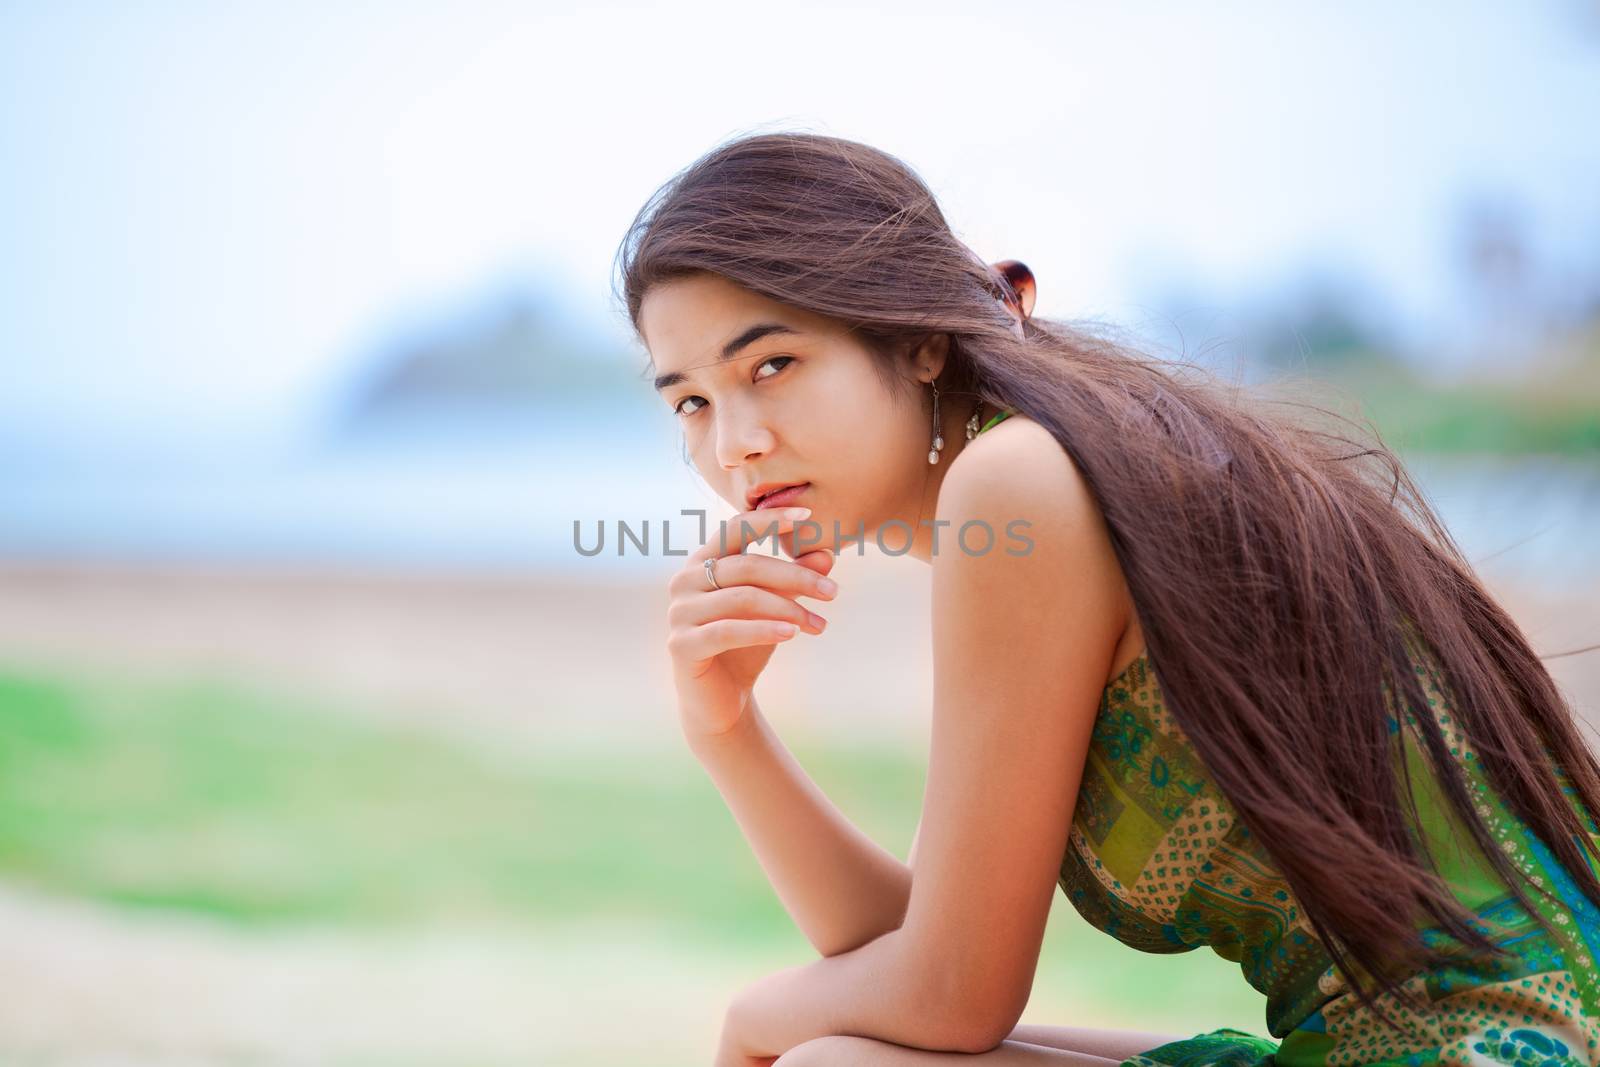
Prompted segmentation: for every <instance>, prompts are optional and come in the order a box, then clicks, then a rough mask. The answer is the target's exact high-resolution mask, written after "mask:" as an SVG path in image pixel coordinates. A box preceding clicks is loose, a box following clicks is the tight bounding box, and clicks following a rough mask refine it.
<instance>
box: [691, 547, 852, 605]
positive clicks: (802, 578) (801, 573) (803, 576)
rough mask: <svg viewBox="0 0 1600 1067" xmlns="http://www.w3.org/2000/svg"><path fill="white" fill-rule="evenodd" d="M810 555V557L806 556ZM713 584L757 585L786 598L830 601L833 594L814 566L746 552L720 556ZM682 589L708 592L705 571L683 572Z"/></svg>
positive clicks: (701, 569) (823, 576) (833, 591)
mask: <svg viewBox="0 0 1600 1067" xmlns="http://www.w3.org/2000/svg"><path fill="white" fill-rule="evenodd" d="M807 555H811V553H807ZM716 573H717V584H718V585H720V586H722V587H723V588H725V589H726V588H727V587H729V586H734V585H759V586H761V587H763V588H766V589H771V590H772V591H773V592H776V593H782V594H784V595H786V596H810V597H817V598H819V599H822V600H832V599H833V598H834V596H835V595H836V594H837V590H830V589H828V588H826V585H825V583H824V581H823V579H824V578H825V577H826V575H823V574H820V573H818V571H817V570H816V569H815V567H814V566H807V565H806V564H803V563H801V562H800V561H799V560H795V559H781V558H779V557H777V556H768V555H765V554H764V553H760V552H746V553H743V554H741V555H738V556H723V557H722V558H720V559H718V560H717V563H716ZM684 574H685V575H686V577H685V578H684V583H685V588H688V589H692V590H694V591H696V592H700V593H708V592H711V591H712V590H711V585H710V583H709V582H707V581H706V575H705V567H704V566H701V567H700V568H699V573H695V572H694V571H691V570H689V569H688V568H685V570H684Z"/></svg>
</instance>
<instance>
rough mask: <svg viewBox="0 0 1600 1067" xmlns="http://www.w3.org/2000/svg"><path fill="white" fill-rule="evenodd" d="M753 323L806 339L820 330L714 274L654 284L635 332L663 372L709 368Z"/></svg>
mask: <svg viewBox="0 0 1600 1067" xmlns="http://www.w3.org/2000/svg"><path fill="white" fill-rule="evenodd" d="M756 322H775V323H781V324H783V325H785V326H788V327H790V328H792V329H795V330H799V331H802V332H805V333H816V332H820V331H821V330H822V329H823V328H824V327H823V325H822V322H821V320H820V319H818V317H817V316H814V315H811V314H809V313H807V312H804V311H801V310H800V309H798V308H794V307H791V306H789V305H787V304H782V303H779V302H778V301H776V300H772V299H769V298H768V297H765V296H762V295H761V294H760V293H756V292H753V291H752V290H749V289H746V288H745V287H744V286H742V285H738V284H736V283H734V282H731V281H729V280H728V279H726V278H724V277H722V276H720V275H716V274H691V275H685V276H684V277H680V278H672V279H669V280H667V281H664V282H658V283H657V284H655V285H653V286H651V287H650V289H649V291H648V292H646V293H645V295H644V299H643V300H642V301H640V304H639V332H640V333H641V334H642V335H643V336H644V342H645V346H646V347H647V348H649V350H650V357H651V359H652V360H653V361H654V363H655V364H656V366H657V368H658V369H662V370H667V369H672V370H678V369H681V368H684V367H688V366H694V365H698V364H701V363H709V362H711V361H712V360H714V359H716V357H717V353H718V352H719V351H721V349H722V347H723V345H725V344H726V343H727V342H728V341H729V340H731V339H732V338H734V337H735V336H737V335H738V334H739V333H740V332H741V331H742V330H744V329H745V328H746V327H748V326H749V325H750V324H752V323H756Z"/></svg>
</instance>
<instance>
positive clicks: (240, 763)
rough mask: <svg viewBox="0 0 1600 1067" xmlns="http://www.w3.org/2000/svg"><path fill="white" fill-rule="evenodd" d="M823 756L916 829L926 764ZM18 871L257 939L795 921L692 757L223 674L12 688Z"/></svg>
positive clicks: (7, 801)
mask: <svg viewBox="0 0 1600 1067" xmlns="http://www.w3.org/2000/svg"><path fill="white" fill-rule="evenodd" d="M808 762H815V763H817V764H819V765H820V766H819V771H818V776H819V778H821V779H825V780H826V781H827V783H828V785H827V788H829V789H830V792H834V793H836V794H837V795H839V796H841V798H842V802H845V803H848V804H849V805H850V806H851V808H852V809H853V811H854V812H855V813H856V814H857V815H858V816H859V818H860V821H861V822H862V824H863V825H864V826H867V827H869V829H870V830H871V831H872V832H877V833H882V834H885V835H886V836H890V837H891V838H892V836H893V835H896V834H903V833H904V832H905V828H907V827H909V826H910V825H912V824H913V823H914V821H915V817H916V805H917V803H918V802H919V801H920V796H921V778H920V771H919V769H918V768H917V767H916V766H914V765H913V763H912V762H911V761H910V760H909V759H902V758H897V757H895V756H892V755H886V754H877V753H829V754H826V755H825V756H817V755H816V754H812V756H811V757H810V758H809V759H808ZM0 875H3V876H4V877H6V878H8V879H11V880H14V881H22V882H27V883H30V884H33V885H36V886H39V887H42V888H46V889H49V890H52V891H56V892H61V893H67V894H72V895H76V896H82V897H88V898H91V899H97V900H104V901H111V902H116V903H119V904H127V905H138V906H148V907H164V908H177V909H182V910H184V911H199V912H206V913H210V914H214V915H218V916H223V917H226V918H228V919H230V920H234V921H237V922H241V923H255V924H260V923H274V922H284V921H292V922H305V921H333V922H339V923H387V922H413V921H419V920H430V919H439V918H450V917H462V916H465V917H470V918H475V919H492V920H505V919H512V920H532V921H548V920H560V919H564V918H569V917H583V916H593V915H609V916H618V917H633V918H638V919H640V920H643V921H655V920H669V921H671V922H672V923H674V924H677V925H687V926H693V927H698V928H700V929H702V930H704V931H705V932H706V934H707V935H710V936H718V937H738V938H751V937H753V938H756V939H764V938H769V937H781V936H786V935H787V933H788V931H789V929H790V927H791V924H790V922H789V919H788V916H787V915H786V914H785V913H784V912H783V911H782V909H781V907H780V906H779V905H778V904H777V902H776V900H775V899H774V898H773V896H772V893H771V891H770V888H769V887H768V886H767V883H766V881H765V878H764V876H763V874H762V873H761V870H760V868H759V866H758V865H757V864H756V863H755V861H754V858H753V857H752V856H751V854H750V853H749V849H748V847H747V846H746V844H745V843H744V841H743V839H742V837H741V836H740V834H739V831H738V827H737V825H736V824H735V823H734V821H733V819H732V817H731V816H730V815H729V813H728V811H727V809H726V807H725V806H724V805H723V803H722V800H721V798H720V797H719V796H718V795H717V793H716V791H715V789H714V788H713V786H712V785H711V784H710V782H709V781H708V780H707V779H706V778H705V776H704V774H703V773H701V772H700V771H699V768H698V767H697V766H696V765H695V764H694V763H693V761H692V759H691V758H690V757H689V756H688V755H687V754H685V753H677V752H669V753H662V754H659V755H653V754H633V755H628V754H617V755H607V756H606V757H605V758H604V759H603V760H602V759H600V758H596V759H594V760H592V761H591V762H582V763H574V762H573V761H572V760H571V758H570V757H562V758H557V757H550V758H543V759H542V758H540V757H538V756H537V755H533V754H530V755H527V756H525V757H524V756H507V755H506V754H505V753H496V752H494V751H492V750H489V749H487V748H482V747H477V746H474V745H472V744H470V743H467V742H465V741H462V742H452V741H450V740H446V739H444V738H442V737H441V736H439V735H438V734H437V733H430V732H424V731H421V730H407V729H405V728H402V727H399V726H388V725H385V726H382V727H380V726H378V725H376V724H375V723H373V722H370V721H364V720H362V719H359V718H355V717H351V716H349V715H341V714H338V713H337V712H335V711H332V710H329V709H326V708H319V707H316V706H313V705H311V704H309V703H308V704H303V705H290V704H288V703H286V702H284V701H282V700H281V699H280V700H273V699H271V698H268V697H265V696H262V695H258V694H252V693H251V692H249V691H248V690H245V689H242V688H237V687H232V686H228V685H225V684H222V683H218V682H214V681H200V682H193V683H187V684H170V685H165V686H142V687H141V686H131V685H116V684H114V683H110V682H95V681H91V680H77V681H66V680H62V679H54V678H47V677H38V676H19V675H16V674H4V673H0Z"/></svg>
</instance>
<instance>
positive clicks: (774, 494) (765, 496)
mask: <svg viewBox="0 0 1600 1067" xmlns="http://www.w3.org/2000/svg"><path fill="white" fill-rule="evenodd" d="M809 488H811V483H810V482H791V483H790V484H789V485H784V486H778V487H777V488H774V489H765V490H763V491H762V493H761V494H760V495H756V494H751V495H750V496H749V497H747V498H746V499H747V502H748V503H749V505H750V509H751V510H752V511H758V510H760V509H761V508H781V507H786V506H787V505H789V504H791V503H793V502H794V499H795V498H796V497H798V496H799V495H800V494H801V493H803V492H805V491H806V490H807V489H809Z"/></svg>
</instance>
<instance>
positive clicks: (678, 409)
mask: <svg viewBox="0 0 1600 1067" xmlns="http://www.w3.org/2000/svg"><path fill="white" fill-rule="evenodd" d="M780 359H781V360H784V361H785V362H784V363H783V364H782V365H781V366H780V367H779V368H778V369H779V370H782V369H783V367H787V366H788V365H789V364H790V363H792V362H794V357H793V356H768V357H767V358H766V359H764V360H762V361H761V362H760V363H759V364H757V366H756V370H757V371H758V372H759V371H760V370H761V368H762V367H765V366H767V365H768V364H769V363H773V362H776V361H777V360H780ZM776 373H777V371H774V372H773V374H776ZM770 377H772V375H771V374H760V373H758V374H757V375H756V378H758V379H760V378H770ZM691 400H698V401H700V407H704V406H705V400H704V399H703V398H701V397H698V396H686V397H684V398H683V399H682V400H680V401H678V402H677V404H675V405H673V408H672V413H673V414H674V415H693V414H694V413H695V412H696V411H699V410H700V408H698V407H697V408H694V409H693V410H691V411H685V410H683V405H684V404H687V403H688V402H689V401H691Z"/></svg>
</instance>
